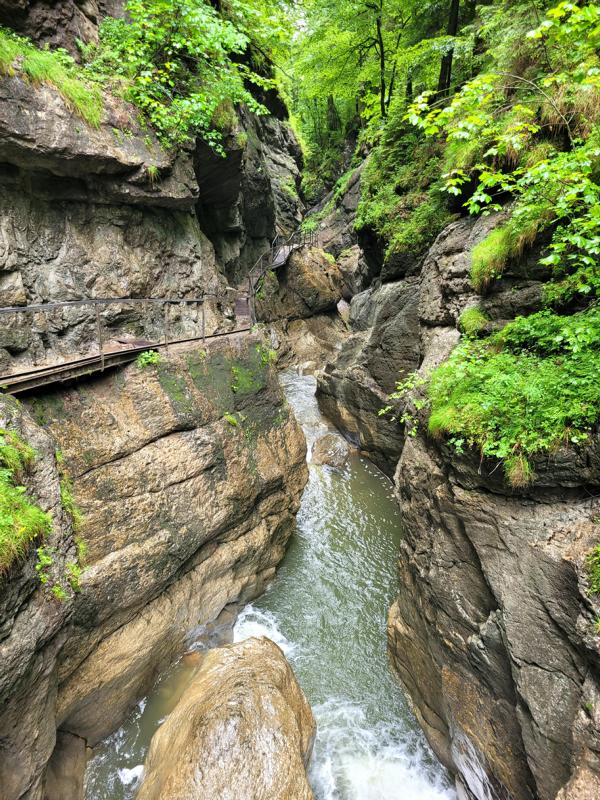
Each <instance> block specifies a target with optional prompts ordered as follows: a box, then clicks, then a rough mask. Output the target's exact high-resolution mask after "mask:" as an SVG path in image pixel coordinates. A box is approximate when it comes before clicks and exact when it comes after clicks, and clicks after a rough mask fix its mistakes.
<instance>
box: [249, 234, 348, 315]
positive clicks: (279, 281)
mask: <svg viewBox="0 0 600 800" xmlns="http://www.w3.org/2000/svg"><path fill="white" fill-rule="evenodd" d="M343 293H344V279H343V277H342V273H341V272H340V269H339V267H338V265H337V264H336V262H335V260H334V259H333V258H332V257H331V256H329V255H327V253H325V251H324V250H321V249H319V248H317V247H302V248H300V249H298V250H294V251H293V252H292V253H291V254H290V256H289V258H288V260H287V263H286V264H285V265H284V266H283V267H281V269H279V270H278V271H277V272H274V271H272V272H267V273H266V274H265V276H264V277H263V279H262V284H261V286H260V287H259V290H258V294H257V297H256V300H257V302H256V311H257V315H258V317H259V319H261V320H263V321H265V322H272V321H275V320H279V319H302V318H304V317H312V316H313V315H314V314H321V313H323V312H326V311H335V309H336V306H337V304H338V303H339V301H340V300H341V298H342V295H343Z"/></svg>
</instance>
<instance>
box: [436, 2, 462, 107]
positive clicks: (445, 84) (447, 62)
mask: <svg viewBox="0 0 600 800" xmlns="http://www.w3.org/2000/svg"><path fill="white" fill-rule="evenodd" d="M459 9H460V0H450V9H449V14H448V28H447V33H448V36H456V34H457V33H458V12H459ZM453 59H454V45H451V46H450V47H449V48H448V50H447V52H446V53H444V55H443V56H442V63H441V65H440V77H439V80H438V89H437V90H438V95H439V96H440V97H445V96H447V95H448V94H449V93H450V84H451V83H452V61H453Z"/></svg>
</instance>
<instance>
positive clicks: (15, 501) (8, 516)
mask: <svg viewBox="0 0 600 800" xmlns="http://www.w3.org/2000/svg"><path fill="white" fill-rule="evenodd" d="M34 458H35V451H34V450H33V449H32V448H31V447H30V446H29V445H28V444H27V443H26V442H24V441H22V439H20V437H19V436H17V434H16V433H14V432H12V431H5V430H1V431H0V572H5V571H6V570H7V569H8V568H9V567H10V566H11V565H12V564H13V563H14V562H15V561H17V560H18V559H20V558H23V557H24V556H25V555H26V554H27V551H28V550H29V545H30V544H31V542H32V541H34V540H35V539H38V538H43V537H44V536H46V535H47V534H48V533H49V532H50V529H51V526H52V521H51V518H50V515H49V514H47V513H46V512H44V511H42V509H41V508H39V506H37V505H35V503H32V502H31V500H30V499H29V498H28V496H27V492H26V489H25V487H24V486H21V485H19V481H20V480H22V478H23V477H24V473H25V470H26V469H27V468H28V467H29V466H30V465H31V463H32V462H33V460H34Z"/></svg>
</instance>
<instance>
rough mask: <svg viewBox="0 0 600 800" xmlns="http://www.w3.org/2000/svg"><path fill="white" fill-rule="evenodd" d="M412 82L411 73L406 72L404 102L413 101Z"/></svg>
mask: <svg viewBox="0 0 600 800" xmlns="http://www.w3.org/2000/svg"><path fill="white" fill-rule="evenodd" d="M413 95H414V93H413V82H412V73H410V72H409V73H408V75H407V76H406V102H407V103H412V101H413Z"/></svg>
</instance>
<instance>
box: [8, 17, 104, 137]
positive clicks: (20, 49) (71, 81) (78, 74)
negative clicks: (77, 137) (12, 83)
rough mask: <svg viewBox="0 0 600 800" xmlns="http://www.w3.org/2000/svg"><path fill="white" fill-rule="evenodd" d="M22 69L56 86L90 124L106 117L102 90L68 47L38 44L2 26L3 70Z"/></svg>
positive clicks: (29, 77) (95, 124) (33, 80)
mask: <svg viewBox="0 0 600 800" xmlns="http://www.w3.org/2000/svg"><path fill="white" fill-rule="evenodd" d="M15 73H18V74H19V75H21V76H23V77H24V78H26V79H27V80H29V81H31V83H34V84H42V83H46V84H49V85H50V86H53V87H54V88H55V89H56V90H57V91H58V92H59V93H60V94H61V95H62V97H63V98H64V100H65V102H66V104H67V105H68V106H69V108H71V109H72V110H73V111H74V112H75V113H77V114H78V115H79V116H80V117H81V118H82V119H84V120H85V121H86V122H87V123H88V124H89V125H91V126H92V127H94V128H97V127H98V126H99V125H100V121H101V119H102V110H103V103H102V92H101V90H100V88H99V87H98V86H97V85H94V84H93V83H91V82H90V81H88V80H86V79H85V77H84V74H83V70H82V68H81V67H79V66H78V65H77V64H76V63H75V61H74V60H73V58H71V56H70V55H69V54H68V53H67V52H66V50H62V49H59V50H47V49H40V48H38V47H35V46H34V45H33V44H32V43H31V42H30V41H29V40H28V39H25V38H24V37H22V36H17V35H16V34H14V33H13V32H12V31H8V30H6V29H5V28H0V74H2V75H14V74H15Z"/></svg>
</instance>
